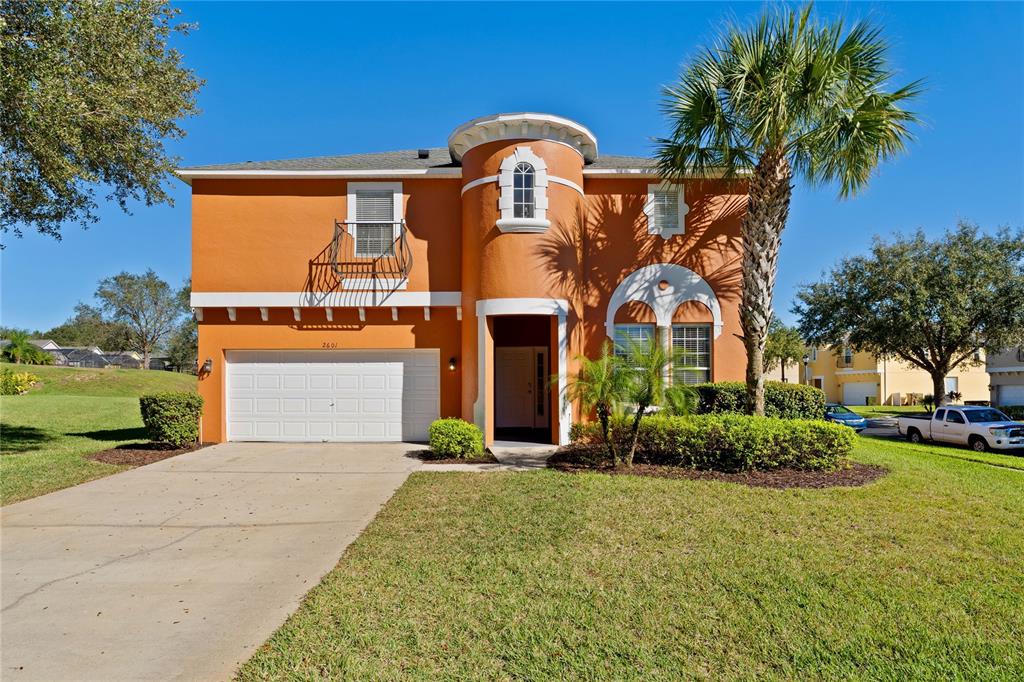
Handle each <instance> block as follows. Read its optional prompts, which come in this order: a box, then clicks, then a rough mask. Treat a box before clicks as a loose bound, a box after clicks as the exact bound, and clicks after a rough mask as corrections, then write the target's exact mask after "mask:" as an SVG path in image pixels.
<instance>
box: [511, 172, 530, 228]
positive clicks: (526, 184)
mask: <svg viewBox="0 0 1024 682" xmlns="http://www.w3.org/2000/svg"><path fill="white" fill-rule="evenodd" d="M534 178H535V173H534V171H533V166H531V165H530V164H528V163H519V164H516V167H515V170H514V171H513V172H512V190H513V191H512V215H513V217H515V218H532V217H533V213H534V198H533V187H534Z"/></svg>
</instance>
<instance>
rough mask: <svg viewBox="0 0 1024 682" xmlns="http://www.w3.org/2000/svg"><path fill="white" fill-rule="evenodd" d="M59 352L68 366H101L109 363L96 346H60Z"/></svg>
mask: <svg viewBox="0 0 1024 682" xmlns="http://www.w3.org/2000/svg"><path fill="white" fill-rule="evenodd" d="M60 352H61V353H63V355H64V357H65V358H66V364H67V365H68V367H97V368H103V367H107V366H109V365H110V362H109V361H108V360H107V358H106V356H105V354H104V353H103V351H102V350H100V349H99V348H97V347H96V346H84V347H67V348H61V349H60Z"/></svg>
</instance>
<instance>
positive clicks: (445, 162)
mask: <svg viewBox="0 0 1024 682" xmlns="http://www.w3.org/2000/svg"><path fill="white" fill-rule="evenodd" d="M426 151H427V154H426V158H420V154H419V153H418V150H416V149H403V150H400V151H393V152H376V153H371V154H342V155H337V156H313V157H306V158H301V159H277V160H270V161H245V162H242V163H219V164H214V165H210V166H187V167H184V168H179V169H178V171H177V172H178V175H179V176H180V177H181V178H183V179H184V180H185V181H186V182H188V181H190V180H191V179H192V178H194V177H204V176H205V177H218V176H220V177H224V176H230V175H233V174H234V173H238V174H239V175H238V176H236V177H245V176H246V174H252V175H259V174H268V175H270V174H278V173H280V174H287V173H313V174H316V173H321V174H323V173H354V174H355V173H367V174H368V173H382V174H383V173H386V172H388V171H393V172H396V173H397V172H400V171H404V172H407V173H415V174H423V175H440V176H451V177H459V176H461V171H462V168H461V164H460V163H458V162H456V161H453V160H452V156H451V153H450V152H449V151H448V148H447V147H431V148H430V149H427V150H426ZM656 165H657V161H656V160H655V159H652V158H649V157H644V156H615V155H609V154H602V155H601V156H599V157H598V158H597V160H596V161H594V162H593V163H589V164H587V165H586V166H585V167H584V173H591V174H601V173H610V172H615V171H633V172H637V171H642V172H644V173H649V172H654V170H655V168H656Z"/></svg>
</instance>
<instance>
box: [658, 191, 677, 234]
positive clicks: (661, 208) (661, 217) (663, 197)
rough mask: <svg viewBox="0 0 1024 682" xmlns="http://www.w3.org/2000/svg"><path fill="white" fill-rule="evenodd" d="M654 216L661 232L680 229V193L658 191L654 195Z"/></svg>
mask: <svg viewBox="0 0 1024 682" xmlns="http://www.w3.org/2000/svg"><path fill="white" fill-rule="evenodd" d="M654 215H655V221H656V222H657V226H658V229H659V230H675V229H677V228H678V227H679V192H677V191H676V190H668V191H664V190H658V191H656V192H655V193H654Z"/></svg>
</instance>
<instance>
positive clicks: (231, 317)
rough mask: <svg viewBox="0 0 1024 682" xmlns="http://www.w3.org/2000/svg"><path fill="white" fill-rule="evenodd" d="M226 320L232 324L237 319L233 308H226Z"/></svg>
mask: <svg viewBox="0 0 1024 682" xmlns="http://www.w3.org/2000/svg"><path fill="white" fill-rule="evenodd" d="M228 319H229V320H231V321H232V322H234V321H235V320H237V319H238V309H237V308H234V307H230V308H228Z"/></svg>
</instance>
